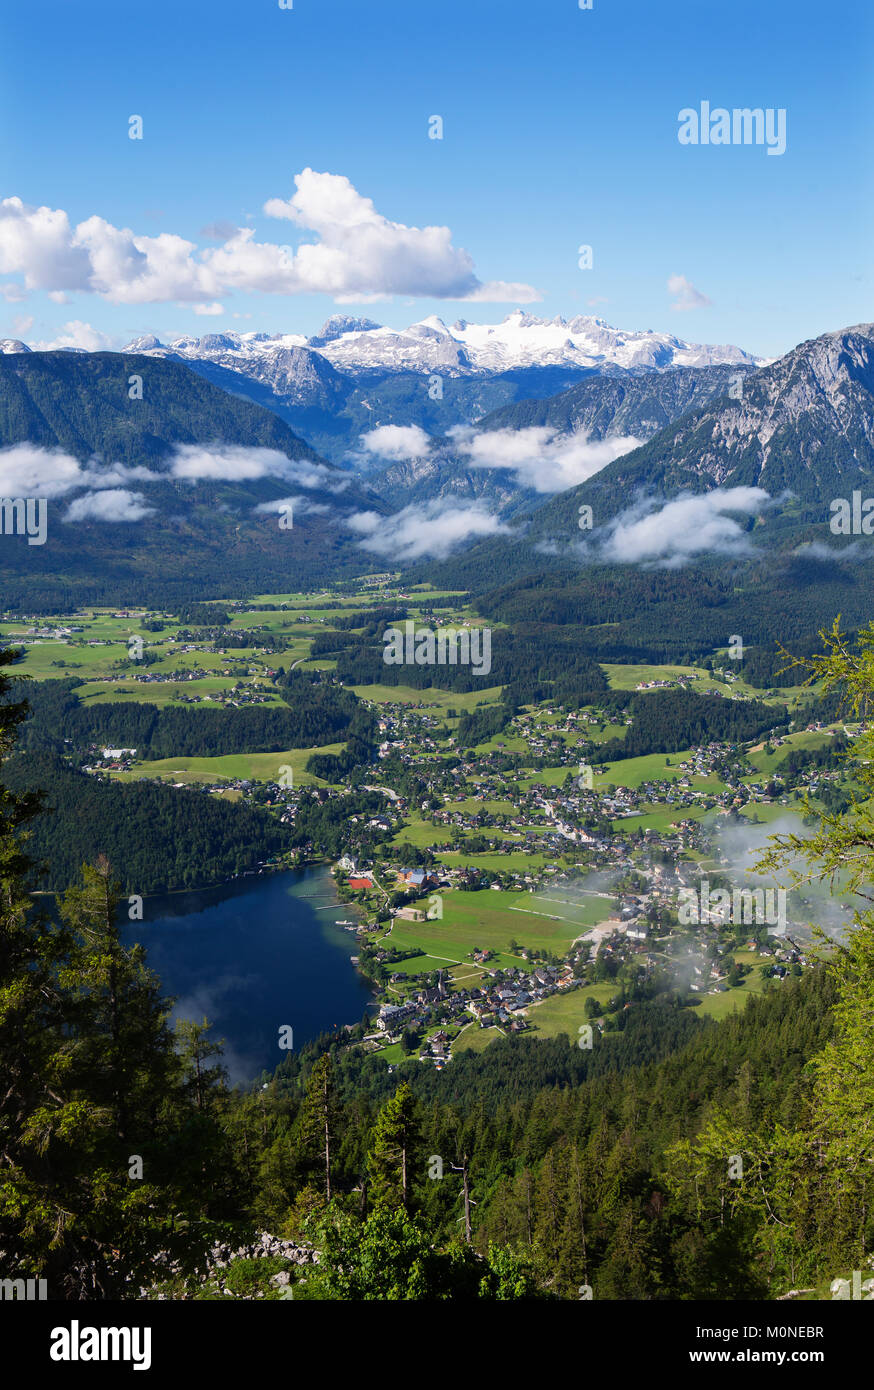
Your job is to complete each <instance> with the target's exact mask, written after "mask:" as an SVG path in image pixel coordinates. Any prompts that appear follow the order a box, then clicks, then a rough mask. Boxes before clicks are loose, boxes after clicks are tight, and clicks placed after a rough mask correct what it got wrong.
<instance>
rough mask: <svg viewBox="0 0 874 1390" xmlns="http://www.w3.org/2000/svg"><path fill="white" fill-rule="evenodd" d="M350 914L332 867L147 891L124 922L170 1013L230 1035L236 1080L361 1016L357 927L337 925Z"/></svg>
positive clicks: (228, 1056) (229, 1058) (364, 995)
mask: <svg viewBox="0 0 874 1390" xmlns="http://www.w3.org/2000/svg"><path fill="white" fill-rule="evenodd" d="M352 916H353V914H352V912H351V911H350V909H349V908H348V906H346V905H345V904H340V905H338V904H337V903H336V900H335V897H334V886H333V880H332V878H331V874H330V872H329V870H328V869H327V868H323V867H317V868H309V869H302V870H299V871H293V872H288V873H280V874H262V875H258V876H256V877H251V878H246V879H242V880H240V881H239V882H238V883H234V884H225V885H223V886H221V887H219V888H209V889H204V890H201V891H198V892H191V893H172V894H166V895H163V896H162V895H156V896H154V897H150V898H146V899H145V900H144V903H143V921H142V922H131V923H125V926H124V929H123V935H124V939H125V941H126V942H128V943H132V942H134V941H141V942H142V944H143V945H144V946H145V947H146V949H147V951H148V963H149V965H150V967H151V968H152V970H154V971H155V972H156V974H157V975H158V976H159V977H160V979H161V983H162V985H163V988H164V992H165V993H166V994H169V995H175V996H176V1000H177V1002H176V1007H175V1009H174V1014H173V1017H174V1018H177V1017H182V1018H192V1019H195V1020H197V1021H198V1022H199V1021H200V1020H201V1019H202V1018H203V1017H204V1015H205V1016H206V1017H207V1018H208V1019H209V1021H210V1022H211V1023H212V1024H213V1025H214V1027H213V1036H214V1037H215V1038H217V1039H219V1038H224V1040H225V1050H224V1061H225V1065H226V1066H227V1068H228V1071H229V1072H230V1076H231V1080H232V1081H249V1080H251V1079H252V1078H253V1077H256V1076H257V1075H258V1074H259V1073H260V1072H261V1071H262V1070H263V1069H265V1068H266V1069H267V1070H270V1071H272V1070H273V1068H274V1067H275V1066H277V1065H278V1064H279V1062H281V1061H282V1059H283V1057H284V1055H285V1053H284V1052H283V1051H282V1050H281V1049H280V1047H279V1030H280V1028H281V1027H283V1026H285V1025H288V1026H289V1027H291V1028H292V1029H293V1030H294V1046H295V1048H298V1047H299V1046H300V1045H301V1044H302V1043H304V1042H306V1041H307V1040H308V1039H311V1038H313V1037H315V1036H316V1035H317V1034H318V1033H321V1032H324V1031H326V1030H328V1029H331V1028H334V1027H339V1026H342V1025H343V1024H344V1023H357V1022H358V1021H359V1019H360V1018H361V1016H362V1014H363V1013H364V1011H365V1009H366V1007H367V1005H368V1003H369V1002H370V1000H371V995H370V992H369V990H368V989H367V987H366V986H365V985H364V984H363V982H362V981H361V979H360V978H359V976H358V975H357V973H356V970H355V966H354V965H353V964H352V962H351V960H350V956H353V955H355V953H356V949H357V945H356V938H355V936H354V935H353V934H352V933H351V932H348V931H344V930H343V928H342V927H337V926H335V925H334V923H335V920H336V919H338V918H339V919H348V918H351V917H352Z"/></svg>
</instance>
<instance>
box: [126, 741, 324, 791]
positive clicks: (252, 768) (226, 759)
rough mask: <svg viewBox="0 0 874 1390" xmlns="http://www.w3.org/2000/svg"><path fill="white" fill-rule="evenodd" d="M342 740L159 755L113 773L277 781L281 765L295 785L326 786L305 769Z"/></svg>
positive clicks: (135, 777)
mask: <svg viewBox="0 0 874 1390" xmlns="http://www.w3.org/2000/svg"><path fill="white" fill-rule="evenodd" d="M343 746H344V745H343V744H342V743H326V744H324V745H323V746H322V747H320V748H291V749H289V750H288V751H287V752H284V753H228V754H226V755H224V756H222V757H217V758H156V759H155V761H154V762H141V763H136V764H134V766H133V768H132V769H131V771H130V772H115V773H111V774H110V775H111V776H113V777H115V778H117V779H118V780H119V781H123V782H135V781H137V780H138V779H139V778H141V777H160V778H162V779H163V780H168V781H173V782H220V781H221V780H222V779H223V778H228V779H231V780H236V779H237V778H247V779H249V780H250V781H253V782H275V781H277V780H278V778H279V776H280V768H281V767H283V766H285V765H288V766H290V767H291V768H292V776H293V779H294V784H295V786H316V787H326V786H328V785H329V783H327V782H324V781H322V780H321V779H320V778H318V777H313V776H312V775H311V774H310V773H308V772H305V771H304V769H305V766H306V763H307V760H308V759H309V758H310V757H311V756H312V754H313V753H339V752H340V750H341V749H342V748H343Z"/></svg>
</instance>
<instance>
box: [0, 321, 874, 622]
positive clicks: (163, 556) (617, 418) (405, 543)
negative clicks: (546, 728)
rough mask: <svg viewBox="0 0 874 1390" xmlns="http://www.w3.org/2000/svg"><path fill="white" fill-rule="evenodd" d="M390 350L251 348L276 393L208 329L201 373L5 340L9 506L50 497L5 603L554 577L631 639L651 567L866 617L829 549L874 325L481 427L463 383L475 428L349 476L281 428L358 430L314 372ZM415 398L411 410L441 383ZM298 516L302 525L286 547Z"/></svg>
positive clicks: (866, 386) (867, 412)
mask: <svg viewBox="0 0 874 1390" xmlns="http://www.w3.org/2000/svg"><path fill="white" fill-rule="evenodd" d="M510 318H511V320H513V321H514V323H518V322H519V320H521V319H523V318H527V316H522V315H517V316H513V315H511V316H510ZM536 322H539V321H536ZM586 322H588V323H594V322H597V321H595V320H587V321H586ZM577 323H578V321H577V320H571V321H570V323H569V324H567V325H565V327H572V326H574V325H576V324H577ZM434 331H435V332H436V329H435V330H434ZM510 331H511V330H508V333H509V332H510ZM525 331H527V328H526V327H525V326H522V327H520V328H518V330H517V329H516V328H513V329H512V332H518V333H523V332H525ZM378 332H379V333H381V332H382V331H381V330H379V331H378V330H377V329H376V328H375V327H373V326H370V325H369V323H368V321H367V320H364V321H361V320H352V321H350V320H347V319H342V320H331V321H329V323H328V324H326V325H325V327H324V329H323V331H322V333H321V334H320V335H316V337H317V339H318V340H319V342H320V347H318V348H314V347H312V346H309V347H306V348H304V347H295V346H283V347H277V346H276V340H272V339H266V338H263V335H262V342H263V343H267V344H268V345H270V344H272V346H269V348H264V350H263V351H262V352H260V353H259V352H256V351H255V349H254V348H252V349H251V352H250V350H249V349H246V351H247V352H250V360H251V362H253V363H254V362H256V361H257V362H260V363H261V369H262V371H263V372H265V373H267V371H268V367H269V369H270V371H272V372H273V374H274V375H273V376H272V377H270V378H269V379H267V378H265V379H264V380H262V381H260V382H259V381H255V379H254V378H249V377H246V378H244V377H243V375H242V373H241V372H240V371H239V370H238V369H237V368H230V367H227V366H225V365H224V361H225V360H226V359H227V358H229V357H233V356H234V353H235V352H236V349H235V348H234V347H233V345H232V346H231V347H229V348H227V349H225V348H224V347H222V346H221V344H218V345H217V343H216V338H215V335H213V339H212V347H211V348H209V343H210V341H211V340H210V339H209V338H203V339H198V340H191V341H190V342H189V351H193V350H194V349H193V348H192V347H191V344H192V343H194V342H196V344H197V351H204V352H205V351H207V350H209V351H211V352H212V353H213V358H210V359H207V358H205V357H204V358H198V359H195V358H193V357H191V356H189V357H187V358H183V356H182V354H181V353H175V352H172V353H171V351H170V349H169V348H168V349H163V348H158V347H154V346H153V347H148V346H146V345H145V344H141V351H139V352H136V353H132V352H131V353H128V352H125V353H120V354H118V353H105V352H101V353H86V352H71V351H54V352H30V351H27V350H23V351H19V350H17V348H18V347H19V346H20V345H16V344H12V343H10V344H7V345H5V346H6V349H7V350H6V351H5V352H4V353H3V355H2V357H0V449H2V450H3V452H2V454H0V495H4V496H16V495H18V496H22V495H27V496H47V497H48V499H49V510H50V536H51V542H52V543H51V544H50V545H48V544H47V545H45V546H40V545H34V546H29V545H28V544H27V543H26V542H25V541H23V540H22V539H21V538H20V537H19V538H16V537H10V536H2V537H0V547H2V550H0V558H2V564H0V581H2V583H3V589H4V593H5V594H7V595H8V596H9V601H11V602H19V601H20V602H25V601H26V602H27V603H29V604H30V606H31V607H32V609H33V610H34V611H36V610H37V609H38V608H39V606H40V604H41V603H44V604H45V605H47V606H48V607H55V608H57V607H58V606H66V607H69V606H70V604H71V603H72V602H73V601H74V600H78V601H90V602H95V601H98V600H99V598H100V597H101V596H102V597H104V598H106V597H109V596H110V595H111V601H113V602H123V601H130V602H133V601H136V600H137V599H141V598H143V597H144V596H145V595H146V594H147V593H150V594H151V595H152V597H153V601H156V602H157V601H159V600H158V594H159V593H160V595H163V596H165V598H166V596H168V595H169V596H170V597H172V596H173V595H174V594H177V593H178V594H183V593H184V594H186V595H187V596H188V597H192V596H200V595H201V594H203V595H207V594H213V595H215V594H234V593H242V592H245V591H248V592H252V591H258V590H262V591H263V590H288V589H290V588H295V587H308V586H310V585H311V584H317V585H318V584H321V583H327V582H331V581H334V580H336V579H337V578H338V577H342V576H344V575H350V576H351V575H353V574H356V573H361V572H366V571H367V570H369V569H370V570H372V569H373V568H377V569H379V568H383V567H387V566H389V565H390V566H392V567H394V568H397V567H398V566H400V565H405V564H412V565H414V566H415V568H414V569H413V570H412V572H411V573H412V575H415V576H416V577H421V578H434V579H436V580H437V581H438V582H440V583H442V584H454V585H456V586H460V587H463V588H466V589H470V590H471V591H472V592H474V593H477V594H479V595H485V594H487V593H494V592H496V591H497V589H498V588H499V587H500V586H502V585H503V586H506V585H510V586H512V585H514V584H518V583H520V582H523V581H524V582H525V583H528V582H529V579H530V577H531V576H537V575H540V576H542V575H544V574H551V575H553V576H555V575H558V574H564V575H565V576H566V579H564V580H562V581H561V582H562V583H567V582H572V583H577V579H579V582H580V584H582V586H583V588H584V589H586V592H587V594H588V595H589V597H588V598H587V599H586V602H587V603H591V604H592V606H593V607H592V611H594V609H595V608H597V606H598V603H600V600H598V602H595V600H594V598H593V595H594V593H595V590H594V589H593V588H592V585H595V586H596V588H597V585H598V584H601V585H602V588H603V583H604V582H605V581H604V575H605V573H607V572H609V575H610V581H609V582H610V584H611V585H612V586H613V587H614V589H615V590H616V593H617V594H618V598H617V608H616V611H617V612H618V613H619V615H620V619H621V622H624V621H625V616H623V608H622V605H623V603H626V602H627V604H630V605H631V606H632V607H634V606H635V605H637V607H638V608H639V606H640V599H639V596H638V597H634V595H633V594H632V592H631V590H632V589H634V590H635V593H636V588H635V586H636V585H637V583H638V581H637V579H636V578H634V579H633V580H632V576H639V574H640V573H641V572H643V573H646V572H652V571H662V572H665V571H669V570H677V569H682V570H683V571H684V573H686V574H687V576H690V575H692V574H693V573H695V574H701V573H703V572H704V571H706V572H707V573H708V574H709V575H711V577H712V576H714V575H715V576H717V580H716V581H715V582H718V584H720V585H723V586H727V588H728V589H733V587H734V586H736V584H737V583H738V582H742V583H743V584H746V583H747V582H748V579H749V576H750V575H751V574H752V573H753V572H754V571H755V573H756V577H755V580H754V584H755V585H758V586H760V588H761V586H762V584H763V583H764V584H765V587H766V588H767V587H768V581H767V580H765V579H763V575H764V574H765V571H761V570H758V571H757V570H756V566H761V565H762V564H769V565H770V566H771V567H772V570H773V571H774V572H776V571H777V570H779V571H780V573H781V575H782V576H783V577H782V578H781V584H782V583H785V585H786V586H787V588H786V595H781V596H780V597H781V601H782V599H783V598H784V597H785V599H786V603H787V605H788V606H790V607H791V602H792V598H791V595H792V594H797V593H799V592H800V590H801V589H802V588H804V587H805V586H806V587H807V588H808V589H809V588H810V586H811V585H813V584H816V585H818V586H819V587H820V591H821V593H822V594H823V595H824V594H825V591H826V589H827V588H828V586H829V585H832V584H835V583H837V584H838V585H839V587H840V586H844V587H845V588H848V589H849V590H852V598H853V602H852V603H851V604H850V608H854V609H855V608H856V607H858V606H859V605H858V602H857V597H858V595H859V594H861V593H862V592H863V590H864V587H865V580H866V574H867V571H866V569H865V563H864V562H865V560H866V552H865V550H864V547H865V545H866V544H867V540H866V538H865V537H864V536H863V537H860V538H859V539H858V540H857V539H855V538H851V539H850V540H849V541H847V540H844V539H842V538H840V537H836V536H835V535H833V534H832V532H831V531H830V528H829V517H830V505H831V503H832V501H833V500H834V499H835V498H843V497H850V495H851V493H852V492H853V491H858V490H860V489H861V490H862V491H863V493H864V492H865V490H866V489H871V490H872V491H874V488H871V484H872V483H874V328H872V326H871V325H867V324H862V325H858V326H856V327H853V328H849V329H844V330H841V331H839V332H833V333H827V334H824V335H822V336H821V337H819V338H816V339H813V340H811V341H809V342H806V343H802V344H800V345H799V346H798V347H797V348H794V349H793V350H792V351H791V352H789V353H787V354H786V355H785V356H784V357H782V358H779V359H777V360H775V361H772V362H768V363H764V364H760V365H758V366H757V365H755V363H754V362H752V361H750V360H741V361H731V362H725V363H717V364H712V363H707V364H705V365H701V366H668V367H656V368H650V369H643V368H640V367H635V368H633V369H632V368H627V367H626V368H623V367H619V366H618V365H616V363H613V364H611V366H610V367H608V368H603V369H601V370H599V371H589V372H588V374H587V375H585V376H584V377H583V378H582V379H581V380H578V381H575V382H573V383H572V384H571V385H570V386H567V387H566V388H565V389H564V390H563V391H561V392H558V393H552V394H549V395H547V396H545V397H543V398H537V399H517V400H514V401H510V402H508V401H505V402H502V403H501V404H500V405H499V406H498V408H496V409H494V410H484V409H482V407H483V405H484V404H485V399H484V398H485V395H486V394H487V389H488V387H489V385H490V384H494V380H495V378H491V377H488V375H485V376H478V375H476V374H473V375H471V374H470V372H469V373H468V375H467V376H466V377H464V378H461V377H459V378H457V380H459V381H462V382H463V384H464V386H465V388H466V389H468V390H469V391H470V393H471V394H470V395H469V396H468V397H467V400H468V403H470V402H472V401H473V400H474V399H475V397H476V393H479V397H478V399H479V414H478V417H477V419H476V421H475V422H474V423H467V422H465V421H464V419H463V418H462V419H459V416H458V415H455V416H454V418H453V417H452V415H451V413H449V406H450V404H451V400H450V399H449V396H450V393H449V392H448V391H445V392H444V397H443V401H442V405H443V406H444V408H445V409H446V411H447V416H448V418H449V419H451V421H452V423H451V425H447V426H446V427H445V428H443V429H439V430H434V431H430V430H429V429H428V428H427V426H426V425H424V424H422V423H421V419H422V417H421V415H420V416H419V417H418V420H417V421H415V422H413V423H410V424H407V425H405V426H403V427H401V428H398V427H397V426H394V427H391V428H389V430H388V431H387V432H386V431H385V430H383V431H382V432H381V433H382V434H386V433H387V437H388V438H389V441H390V446H391V447H390V448H389V446H386V447H387V448H388V457H389V458H390V459H391V460H392V461H390V462H388V463H387V466H385V467H382V468H380V467H379V466H378V465H379V451H377V452H376V454H368V455H367V456H366V457H365V455H364V453H363V451H362V450H361V449H360V448H359V450H357V451H355V450H347V451H346V453H345V454H344V456H343V467H342V468H341V467H338V466H336V465H335V464H334V463H332V462H331V461H330V460H328V459H326V458H325V457H324V456H323V455H322V454H321V453H320V451H319V450H318V449H316V448H314V447H313V445H312V440H306V439H305V438H304V437H301V435H300V434H299V433H297V432H296V431H295V430H293V429H292V428H291V427H290V425H289V424H288V422H287V420H286V418H284V412H283V410H280V409H279V408H278V407H277V405H276V401H277V399H278V396H277V392H280V391H285V392H286V394H288V393H289V392H290V391H291V390H292V389H294V390H299V391H300V392H301V393H302V394H305V393H306V392H309V393H310V398H311V400H313V399H314V398H315V396H316V395H318V393H319V392H321V393H322V394H321V396H320V397H319V400H320V402H321V403H320V404H319V405H318V406H316V405H314V404H313V405H311V406H310V407H308V408H309V409H311V410H314V411H315V410H317V411H319V412H321V413H322V414H323V415H324V416H325V417H326V418H330V417H331V415H332V412H333V413H334V414H335V415H336V414H338V413H342V411H343V410H347V411H348V409H349V406H348V402H349V400H350V396H349V394H346V395H345V396H343V392H345V391H347V387H348V384H349V381H350V380H351V379H352V378H351V377H350V375H349V372H348V371H347V370H346V369H345V368H344V369H343V370H342V371H341V370H339V369H338V368H337V367H335V366H333V365H332V364H331V363H330V362H329V361H328V358H327V356H326V355H324V354H326V353H327V352H328V351H329V350H330V349H331V348H332V347H335V346H336V345H337V344H340V345H342V344H343V343H344V341H345V342H346V343H347V345H348V344H349V343H354V342H357V341H360V340H361V339H362V338H364V339H371V340H372V339H373V336H374V335H377V336H378ZM460 332H461V329H457V333H460ZM226 336H227V337H228V338H230V337H231V335H218V337H219V338H220V339H222V340H224V339H225V337H226ZM256 336H257V335H256ZM395 336H397V335H395ZM243 339H245V340H246V341H255V339H251V340H250V339H249V338H248V337H247V335H243ZM243 339H241V340H240V341H243ZM425 340H426V341H428V342H432V341H433V339H432V338H430V337H429V335H427V334H426V335H425ZM234 341H237V340H236V339H234ZM310 341H311V342H312V341H315V340H310ZM708 351H709V350H708ZM213 359H214V360H213ZM531 370H532V371H538V372H540V371H547V370H549V368H548V367H547V366H546V365H545V364H541V365H540V366H537V367H532V368H531ZM562 370H564V369H562ZM498 376H500V374H498ZM205 378H206V379H205ZM408 379H409V373H407V372H406V371H405V370H403V369H402V365H401V367H399V368H398V371H397V372H396V373H395V374H394V375H393V376H392V375H391V374H389V375H384V376H382V377H380V378H379V379H378V381H377V382H376V385H377V386H378V388H379V390H378V391H374V390H372V389H371V388H372V387H373V384H374V383H373V382H372V383H371V386H370V387H368V386H366V385H363V384H360V383H359V385H357V386H356V387H355V392H357V393H358V405H357V407H356V408H358V409H360V408H363V406H362V402H364V401H366V400H367V396H368V393H369V394H370V395H371V396H372V397H373V399H374V400H375V399H377V398H379V399H380V400H382V402H383V406H382V408H383V409H384V408H385V401H386V400H388V399H389V395H388V394H387V392H388V387H387V383H390V382H394V383H395V384H396V385H398V384H399V394H398V396H397V398H396V399H397V401H401V400H403V399H404V393H405V391H406V385H405V383H406V382H407V381H408ZM134 380H137V381H139V382H140V383H141V386H140V389H139V398H131V387H130V382H131V381H134ZM415 380H416V382H417V383H418V387H417V389H418V393H419V400H420V402H421V399H422V397H423V396H424V397H425V398H426V399H427V392H425V391H424V390H423V380H424V381H427V377H425V378H423V377H422V375H421V374H418V375H415ZM446 380H447V381H450V382H451V381H452V380H456V378H449V377H447V379H446ZM501 380H502V381H504V380H505V378H504V377H502V378H501ZM243 381H245V382H246V383H247V388H246V391H242V390H241V389H240V383H241V382H243ZM529 384H530V383H529ZM517 385H518V383H517ZM526 389H527V388H526ZM256 391H260V392H262V393H263V394H264V400H263V402H261V401H256V400H255V399H253V394H254V393H256ZM380 393H382V394H380ZM268 401H270V402H272V404H271V405H269V406H268V404H267V402H268ZM407 406H409V399H407ZM348 418H349V417H348V416H347V420H348ZM374 427H375V426H374ZM408 439H409V441H410V442H409V447H407V444H406V441H407V440H408ZM383 462H386V459H385V458H384V459H383ZM283 506H286V508H287V510H289V511H290V512H293V515H294V525H293V527H290V528H289V529H287V530H283V529H282V526H281V523H280V517H281V516H282V514H283ZM459 511H460V512H461V513H462V516H461V523H460V524H456V523H457V522H458V513H459ZM468 516H474V517H475V524H472V525H471V526H470V527H467V523H466V517H468ZM390 517H391V518H393V520H391V521H387V520H386V519H387V518H390ZM447 517H448V518H449V521H448V523H447ZM447 535H448V536H449V541H446V539H445V538H446V536H447ZM435 538H436V539H435ZM438 539H439V540H440V543H439V544H438V543H437V540H438ZM781 557H782V558H781ZM744 575H745V576H747V578H743V579H742V580H739V579H738V576H744ZM574 576H576V577H577V578H574ZM599 576H600V577H599ZM750 582H752V581H750ZM659 583H661V581H659ZM629 586H630V588H629ZM541 592H542V590H541ZM757 592H758V591H757ZM623 594H625V597H624V598H623V597H622V595H623ZM59 595H62V596H63V604H59V602H58V599H59ZM760 596H761V595H760ZM838 597H839V595H838ZM834 598H835V593H831V594H830V599H834ZM776 600H777V595H776V594H771V595H770V596H769V597H768V602H770V603H771V604H773V603H774V602H775V601H776ZM756 601H757V602H758V598H757V600H756ZM840 607H841V605H840V604H838V605H837V606H836V607H835V608H834V611H839V609H840ZM611 611H612V610H611ZM626 616H627V615H626ZM638 616H639V614H638ZM668 621H669V620H668V618H667V617H666V616H665V615H662V616H660V618H659V622H661V623H667V622H668ZM620 625H621V623H620ZM760 626H761V627H763V628H764V626H765V623H764V620H763V621H762V622H761V623H760Z"/></svg>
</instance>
